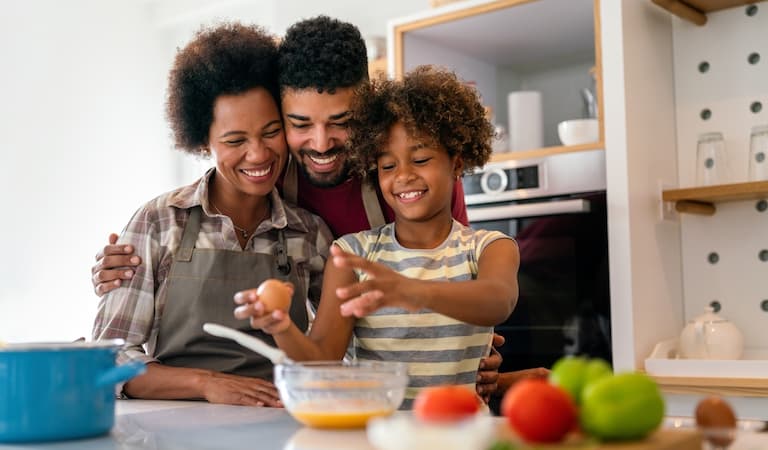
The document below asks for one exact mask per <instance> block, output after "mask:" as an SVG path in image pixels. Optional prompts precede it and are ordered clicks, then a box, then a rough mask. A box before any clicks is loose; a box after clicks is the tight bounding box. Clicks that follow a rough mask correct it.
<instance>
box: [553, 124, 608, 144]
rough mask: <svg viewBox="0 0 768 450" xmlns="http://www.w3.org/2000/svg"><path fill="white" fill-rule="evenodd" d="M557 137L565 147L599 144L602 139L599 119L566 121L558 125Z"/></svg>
mask: <svg viewBox="0 0 768 450" xmlns="http://www.w3.org/2000/svg"><path fill="white" fill-rule="evenodd" d="M557 136H558V137H559V138H560V142H562V143H563V145H579V144H589V143H592V142H597V141H598V140H599V139H600V125H599V123H598V122H597V119H573V120H565V121H563V122H560V123H559V124H557Z"/></svg>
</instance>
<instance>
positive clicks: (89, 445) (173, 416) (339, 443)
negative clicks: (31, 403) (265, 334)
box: [0, 400, 375, 450]
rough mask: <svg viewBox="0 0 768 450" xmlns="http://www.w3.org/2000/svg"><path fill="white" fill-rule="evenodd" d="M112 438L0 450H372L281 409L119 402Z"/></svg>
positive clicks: (359, 433)
mask: <svg viewBox="0 0 768 450" xmlns="http://www.w3.org/2000/svg"><path fill="white" fill-rule="evenodd" d="M115 416H116V417H115V426H114V427H113V428H112V431H111V432H110V434H108V435H105V436H100V437H96V438H92V439H78V440H72V441H62V442H52V443H35V444H24V445H2V444H0V449H2V450H8V449H19V450H20V449H24V450H31V449H45V450H49V449H50V450H96V449H99V450H101V449H115V450H118V449H119V450H134V449H136V450H138V449H150V450H155V449H157V450H161V449H162V450H176V449H178V450H182V449H183V450H195V449H206V450H207V449H222V450H224V449H226V450H230V449H231V450H237V449H247V450H256V449H265V450H267V449H269V450H331V449H333V450H345V449H350V450H351V449H355V450H375V448H374V447H372V446H370V445H369V444H368V441H367V439H366V436H365V431H364V430H356V431H319V430H314V429H310V428H306V427H303V426H302V425H301V424H299V423H298V422H296V421H295V420H293V418H292V417H291V416H290V415H289V414H288V412H287V411H285V410H284V409H276V408H259V407H247V406H230V405H213V404H210V403H207V402H197V401H162V400H118V401H117V402H116V408H115Z"/></svg>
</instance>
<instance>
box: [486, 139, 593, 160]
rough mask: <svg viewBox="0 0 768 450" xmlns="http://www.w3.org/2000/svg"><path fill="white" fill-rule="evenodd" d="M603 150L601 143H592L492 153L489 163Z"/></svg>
mask: <svg viewBox="0 0 768 450" xmlns="http://www.w3.org/2000/svg"><path fill="white" fill-rule="evenodd" d="M603 149H605V145H603V143H602V142H593V143H590V144H579V145H568V146H564V145H560V146H557V147H544V148H537V149H533V150H521V151H511V152H504V153H493V154H491V161H490V162H498V161H511V160H516V159H533V158H543V157H545V156H551V155H559V154H561V153H571V152H583V151H587V150H603Z"/></svg>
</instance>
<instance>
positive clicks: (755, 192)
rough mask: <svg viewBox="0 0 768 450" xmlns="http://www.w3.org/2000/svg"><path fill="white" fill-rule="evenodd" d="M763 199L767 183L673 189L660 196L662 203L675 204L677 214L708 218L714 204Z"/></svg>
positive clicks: (767, 192) (757, 182)
mask: <svg viewBox="0 0 768 450" xmlns="http://www.w3.org/2000/svg"><path fill="white" fill-rule="evenodd" d="M764 198H768V181H752V182H749V183H734V184H721V185H717V186H706V187H695V188H685V189H673V190H667V191H663V192H662V194H661V199H662V200H663V201H665V202H675V209H676V210H677V211H678V212H682V213H692V214H702V215H708V216H711V215H713V214H714V213H715V210H716V208H715V203H719V202H732V201H739V200H760V199H764Z"/></svg>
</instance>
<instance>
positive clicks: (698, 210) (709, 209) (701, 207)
mask: <svg viewBox="0 0 768 450" xmlns="http://www.w3.org/2000/svg"><path fill="white" fill-rule="evenodd" d="M675 210H676V211H677V212H679V213H688V214H699V215H702V216H713V215H715V211H716V210H717V208H715V204H714V203H709V202H700V201H696V200H678V201H676V202H675Z"/></svg>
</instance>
